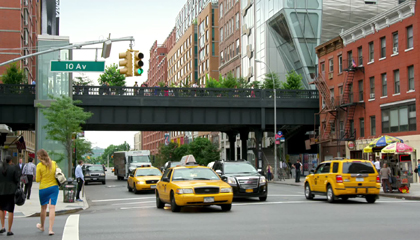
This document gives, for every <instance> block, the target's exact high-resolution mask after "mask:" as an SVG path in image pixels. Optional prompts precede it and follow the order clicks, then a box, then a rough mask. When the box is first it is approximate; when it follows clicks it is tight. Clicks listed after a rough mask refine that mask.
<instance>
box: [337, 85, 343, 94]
mask: <svg viewBox="0 0 420 240" xmlns="http://www.w3.org/2000/svg"><path fill="white" fill-rule="evenodd" d="M338 94H340V96H341V95H343V86H340V87H338Z"/></svg>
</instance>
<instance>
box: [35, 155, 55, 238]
mask: <svg viewBox="0 0 420 240" xmlns="http://www.w3.org/2000/svg"><path fill="white" fill-rule="evenodd" d="M36 154H37V157H38V159H39V160H40V161H41V162H40V163H38V165H37V166H36V181H37V182H39V183H40V184H39V201H40V203H41V223H38V224H37V225H36V227H37V228H38V229H39V230H41V231H42V232H43V231H44V223H45V218H46V216H47V207H48V204H50V213H49V217H50V226H49V235H54V232H53V225H54V220H55V205H56V204H57V198H58V191H59V189H58V184H57V180H56V179H55V169H56V168H57V163H56V162H55V161H52V160H51V159H50V157H49V156H48V153H47V151H45V150H44V149H40V150H39V151H38V152H37V153H36Z"/></svg>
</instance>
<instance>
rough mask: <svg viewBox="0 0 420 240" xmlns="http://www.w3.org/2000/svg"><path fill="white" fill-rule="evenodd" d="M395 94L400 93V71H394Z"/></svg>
mask: <svg viewBox="0 0 420 240" xmlns="http://www.w3.org/2000/svg"><path fill="white" fill-rule="evenodd" d="M394 93H395V94H396V93H400V70H398V69H397V70H394Z"/></svg>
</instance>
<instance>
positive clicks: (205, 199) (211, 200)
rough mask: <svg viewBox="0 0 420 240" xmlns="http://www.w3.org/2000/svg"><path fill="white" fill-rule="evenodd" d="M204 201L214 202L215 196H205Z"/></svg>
mask: <svg viewBox="0 0 420 240" xmlns="http://www.w3.org/2000/svg"><path fill="white" fill-rule="evenodd" d="M204 202H205V203H209V202H214V197H205V198H204Z"/></svg>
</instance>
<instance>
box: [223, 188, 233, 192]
mask: <svg viewBox="0 0 420 240" xmlns="http://www.w3.org/2000/svg"><path fill="white" fill-rule="evenodd" d="M220 192H221V193H230V192H232V188H221V189H220Z"/></svg>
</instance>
